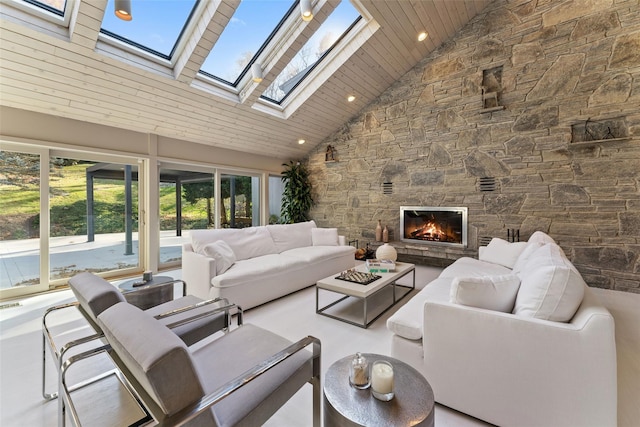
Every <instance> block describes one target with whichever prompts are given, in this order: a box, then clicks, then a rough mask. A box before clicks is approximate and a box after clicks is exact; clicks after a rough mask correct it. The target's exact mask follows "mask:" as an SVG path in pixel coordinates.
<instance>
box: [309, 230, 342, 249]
mask: <svg viewBox="0 0 640 427" xmlns="http://www.w3.org/2000/svg"><path fill="white" fill-rule="evenodd" d="M311 241H312V242H313V246H338V229H337V228H314V229H312V230H311Z"/></svg>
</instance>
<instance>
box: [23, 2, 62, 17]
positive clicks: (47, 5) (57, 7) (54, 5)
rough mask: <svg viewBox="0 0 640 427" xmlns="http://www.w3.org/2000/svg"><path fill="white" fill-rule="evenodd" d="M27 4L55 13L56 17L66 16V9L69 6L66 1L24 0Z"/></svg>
mask: <svg viewBox="0 0 640 427" xmlns="http://www.w3.org/2000/svg"><path fill="white" fill-rule="evenodd" d="M23 1H24V2H25V3H29V4H32V5H34V6H38V7H40V8H42V9H44V10H46V11H48V12H52V13H55V14H56V15H60V16H64V8H65V7H66V5H67V1H66V0H41V1H38V0H23Z"/></svg>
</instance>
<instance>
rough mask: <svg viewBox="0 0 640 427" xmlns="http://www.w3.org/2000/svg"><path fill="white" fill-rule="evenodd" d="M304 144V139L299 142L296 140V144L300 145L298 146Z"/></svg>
mask: <svg viewBox="0 0 640 427" xmlns="http://www.w3.org/2000/svg"><path fill="white" fill-rule="evenodd" d="M305 142H306V141H305V140H304V139H299V140H298V144H300V145H302V144H304V143H305Z"/></svg>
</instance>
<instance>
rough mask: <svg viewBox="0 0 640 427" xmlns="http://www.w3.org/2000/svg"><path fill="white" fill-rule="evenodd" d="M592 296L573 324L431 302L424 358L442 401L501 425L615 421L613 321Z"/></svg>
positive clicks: (603, 423) (608, 423)
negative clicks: (525, 409)
mask: <svg viewBox="0 0 640 427" xmlns="http://www.w3.org/2000/svg"><path fill="white" fill-rule="evenodd" d="M593 298H595V297H593V296H592V295H585V301H584V302H583V305H582V306H581V307H580V309H579V310H578V313H577V314H576V316H575V317H574V319H573V320H572V322H570V323H558V322H551V321H544V320H538V319H532V318H523V317H519V316H515V315H513V314H509V313H500V312H494V311H490V310H483V309H478V308H474V307H466V306H461V305H456V304H451V303H445V302H432V301H427V302H426V303H425V306H424V324H423V328H424V329H423V331H424V333H423V346H422V347H423V352H424V361H423V362H424V373H425V376H426V378H427V379H428V380H429V382H430V383H431V385H432V387H433V390H434V393H435V397H436V400H437V401H438V402H440V403H442V404H444V405H446V406H450V407H452V408H454V409H457V410H460V411H462V412H465V413H468V414H471V415H473V416H475V417H478V418H481V419H484V420H486V421H489V422H491V423H494V424H497V425H518V426H540V425H553V426H576V425H580V426H615V425H616V423H617V378H616V347H615V332H614V322H613V317H612V316H611V314H610V313H609V312H608V311H607V310H606V309H605V308H603V307H600V306H598V305H597V304H595V303H594V300H593ZM523 408H530V410H529V411H523ZM523 414H525V416H523Z"/></svg>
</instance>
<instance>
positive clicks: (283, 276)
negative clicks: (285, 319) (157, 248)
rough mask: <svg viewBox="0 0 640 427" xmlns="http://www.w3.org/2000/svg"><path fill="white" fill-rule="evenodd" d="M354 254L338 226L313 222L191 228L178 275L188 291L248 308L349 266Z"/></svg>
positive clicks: (353, 263) (350, 266)
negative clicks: (320, 224) (333, 226)
mask: <svg viewBox="0 0 640 427" xmlns="http://www.w3.org/2000/svg"><path fill="white" fill-rule="evenodd" d="M354 254H355V248H354V247H353V246H349V245H346V243H345V239H344V237H343V236H339V235H338V231H337V229H335V228H318V227H316V224H315V222H314V221H308V222H302V223H296V224H278V225H267V226H260V227H249V228H242V229H213V230H195V231H192V232H191V243H187V244H184V245H183V248H182V279H183V280H184V281H185V282H186V283H187V292H188V293H189V294H190V295H195V296H197V297H200V298H203V299H206V298H216V297H223V298H227V299H228V300H229V301H230V302H233V303H234V304H236V305H239V306H240V307H242V308H243V309H245V310H246V309H249V308H252V307H255V306H258V305H260V304H264V303H266V302H268V301H271V300H274V299H276V298H279V297H282V296H284V295H287V294H290V293H292V292H295V291H297V290H300V289H303V288H306V287H308V286H312V285H314V284H315V283H316V282H317V281H318V280H320V279H322V278H325V277H327V276H330V275H332V274H335V273H339V272H341V271H344V270H347V269H349V268H353V267H354V266H355V256H354Z"/></svg>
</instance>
